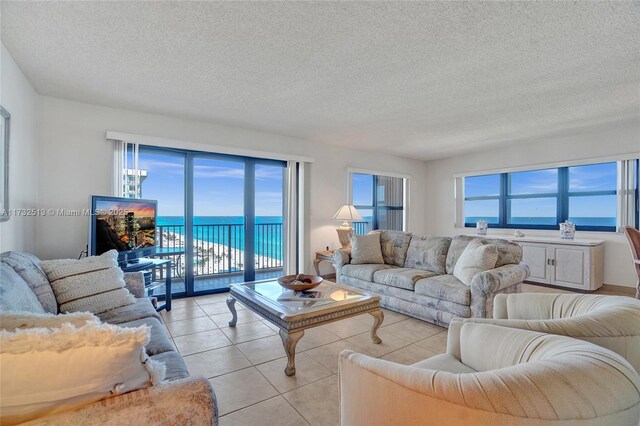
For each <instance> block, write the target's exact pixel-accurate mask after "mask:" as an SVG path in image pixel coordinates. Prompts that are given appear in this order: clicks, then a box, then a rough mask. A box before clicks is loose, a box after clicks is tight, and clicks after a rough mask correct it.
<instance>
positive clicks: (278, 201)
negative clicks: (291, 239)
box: [253, 163, 285, 279]
mask: <svg viewBox="0 0 640 426" xmlns="http://www.w3.org/2000/svg"><path fill="white" fill-rule="evenodd" d="M284 172H285V169H284V167H283V166H282V165H281V164H278V163H275V164H274V163H257V164H256V165H255V176H254V178H255V190H254V193H255V198H254V199H255V211H254V229H255V232H254V243H253V244H254V250H253V252H254V253H255V259H254V265H255V278H256V279H267V278H274V277H278V276H280V275H283V266H284V263H283V259H284V251H283V241H284V228H283V218H284Z"/></svg>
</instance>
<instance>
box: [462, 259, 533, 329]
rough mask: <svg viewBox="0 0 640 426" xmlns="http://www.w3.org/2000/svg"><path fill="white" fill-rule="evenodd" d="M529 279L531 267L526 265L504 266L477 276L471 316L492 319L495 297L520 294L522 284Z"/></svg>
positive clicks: (472, 288) (472, 282)
mask: <svg viewBox="0 0 640 426" xmlns="http://www.w3.org/2000/svg"><path fill="white" fill-rule="evenodd" d="M528 277H529V267H528V266H527V265H526V264H524V263H520V264H517V265H504V266H501V267H499V268H495V269H491V270H489V271H484V272H480V273H478V274H476V275H475V276H474V277H473V279H472V280H471V316H472V317H474V318H485V317H490V316H491V315H492V313H493V298H494V297H495V295H496V294H499V293H519V292H520V290H521V285H522V282H523V281H524V280H526V279H527V278H528Z"/></svg>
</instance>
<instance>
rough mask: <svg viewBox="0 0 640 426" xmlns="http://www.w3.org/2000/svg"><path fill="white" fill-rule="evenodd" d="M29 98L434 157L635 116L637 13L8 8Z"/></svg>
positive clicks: (543, 8)
mask: <svg viewBox="0 0 640 426" xmlns="http://www.w3.org/2000/svg"><path fill="white" fill-rule="evenodd" d="M1 12H2V22H1V24H2V27H1V30H2V41H3V42H4V44H5V45H6V47H7V48H8V49H9V51H10V52H11V54H12V55H13V56H14V58H15V60H16V62H17V63H18V64H19V66H20V67H21V68H22V70H23V71H24V72H25V74H26V75H27V77H28V78H29V80H30V81H31V83H32V84H33V85H34V87H35V88H36V90H37V91H38V92H39V93H41V94H44V95H50V96H55V97H61V98H68V99H73V100H77V101H82V102H89V103H95V104H102V105H107V106H113V107H122V108H130V109H135V110H141V111H147V112H156V113H164V114H170V115H175V116H180V117H187V118H194V119H199V120H206V121H212V122H217V123H223V124H230V125H235V126H240V127H247V128H251V129H259V130H265V131H270V132H275V133H280V134H285V135H291V136H299V137H303V138H307V139H311V140H314V141H321V142H326V143H330V144H336V145H342V146H348V147H353V148H362V149H371V150H377V151H382V152H389V153H395V154H399V155H403V156H409V157H414V158H423V159H430V158H439V157H445V156H449V155H454V154H459V153H464V152H473V151H477V150H479V149H483V148H485V147H488V146H496V145H499V144H501V143H505V142H506V141H516V142H517V141H520V142H521V143H526V141H527V140H530V139H531V138H536V137H542V136H544V135H546V134H550V133H553V132H562V131H566V130H567V129H574V128H582V127H593V126H600V125H610V124H611V123H612V122H616V121H620V120H630V119H631V120H633V119H636V118H637V117H638V116H639V115H640V94H639V89H640V71H639V70H640V47H639V46H640V3H639V2H497V3H490V2H372V3H356V2H337V3H327V2H318V3H316V2H299V3H285V2H258V3H247V2H200V3H193V2H104V3H103V2H13V1H6V0H4V1H2V9H1Z"/></svg>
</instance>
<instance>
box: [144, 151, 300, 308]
mask: <svg viewBox="0 0 640 426" xmlns="http://www.w3.org/2000/svg"><path fill="white" fill-rule="evenodd" d="M140 147H141V148H144V149H145V150H154V151H159V152H163V151H164V152H168V153H172V154H176V155H178V156H183V158H184V200H183V202H184V215H185V217H184V226H185V228H184V263H185V272H184V284H185V291H184V292H179V293H173V294H172V297H176V298H180V297H191V296H200V295H205V294H214V293H224V292H228V291H229V287H223V288H216V289H209V290H201V291H195V274H194V268H193V259H194V251H193V249H194V235H193V234H194V232H193V229H194V228H193V227H194V223H193V222H194V215H193V213H194V204H193V203H194V185H193V183H194V160H195V159H196V158H205V159H216V160H223V161H224V160H227V161H236V162H242V163H244V206H243V210H244V221H243V222H244V248H243V253H244V259H243V263H244V271H243V273H244V281H245V282H247V281H255V274H256V271H255V259H256V255H255V249H256V247H255V225H256V223H255V211H256V208H255V207H256V206H255V201H256V194H255V177H256V175H255V170H256V165H258V164H261V165H272V166H280V167H282V168H283V173H284V170H285V169H286V166H287V164H286V161H281V160H271V159H263V158H255V157H246V156H239V155H231V154H220V153H214V152H206V151H192V150H187V149H179V148H165V147H155V146H146V145H144V146H140ZM283 191H284V189H283ZM284 195H285V194H284V192H283V201H285V200H284V199H285V196H284ZM285 202H286V201H285ZM283 207H284V206H283ZM283 226H284V225H283ZM282 243H284V241H283V242H282ZM187 266H188V267H187Z"/></svg>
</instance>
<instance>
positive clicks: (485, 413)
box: [339, 323, 640, 426]
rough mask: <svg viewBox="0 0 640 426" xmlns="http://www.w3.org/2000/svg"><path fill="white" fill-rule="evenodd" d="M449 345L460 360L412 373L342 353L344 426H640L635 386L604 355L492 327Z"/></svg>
mask: <svg viewBox="0 0 640 426" xmlns="http://www.w3.org/2000/svg"><path fill="white" fill-rule="evenodd" d="M449 333H450V334H449V335H450V336H451V334H452V333H451V329H450V331H449ZM454 336H455V337H456V338H458V339H459V342H458V343H459V344H458V348H459V351H460V355H459V356H455V355H453V354H451V353H447V354H442V355H437V356H435V357H432V358H429V359H426V360H424V361H421V362H418V363H416V364H413V365H411V366H405V365H400V364H396V363H393V362H390V361H385V360H380V359H376V358H371V357H369V356H366V355H363V354H358V353H354V352H351V351H343V352H342V353H341V354H340V360H339V365H340V419H341V424H342V425H343V426H348V425H365V424H366V425H400V424H403V425H431V424H432V425H442V424H446V425H469V424H473V425H496V424H501V425H507V424H518V425H550V424H553V425H568V424H572V425H575V424H585V425H586V424H589V425H613V424H615V425H634V426H636V425H637V424H638V420H639V419H640V377H639V376H638V373H637V372H636V371H635V370H634V369H633V367H632V366H631V365H630V364H629V363H628V362H627V361H626V360H624V359H623V358H622V357H621V356H619V355H617V354H615V353H613V352H611V351H609V350H608V349H605V348H602V347H600V346H596V345H594V344H591V343H588V342H584V341H581V340H576V339H571V338H568V337H563V336H554V335H549V334H543V333H536V332H531V331H525V330H518V329H512V328H504V327H499V326H494V325H489V324H474V323H467V324H464V325H462V327H460V328H459V329H458V330H457V333H454Z"/></svg>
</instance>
